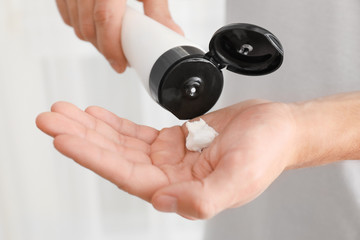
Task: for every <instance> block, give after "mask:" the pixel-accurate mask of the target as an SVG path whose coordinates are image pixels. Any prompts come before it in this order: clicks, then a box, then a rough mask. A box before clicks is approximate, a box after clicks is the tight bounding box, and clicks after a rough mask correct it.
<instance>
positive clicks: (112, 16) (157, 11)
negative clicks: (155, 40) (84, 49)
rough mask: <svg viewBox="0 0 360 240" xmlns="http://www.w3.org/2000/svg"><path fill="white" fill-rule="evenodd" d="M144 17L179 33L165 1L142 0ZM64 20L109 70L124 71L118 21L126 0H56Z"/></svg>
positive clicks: (124, 64)
mask: <svg viewBox="0 0 360 240" xmlns="http://www.w3.org/2000/svg"><path fill="white" fill-rule="evenodd" d="M142 2H143V4H144V12H145V14H146V15H147V16H149V17H151V18H153V19H154V20H156V21H158V22H160V23H162V24H164V25H165V26H167V27H169V28H171V29H173V30H174V31H176V32H178V33H180V34H183V32H182V30H181V29H180V27H179V26H178V25H177V24H175V22H174V21H173V20H172V18H171V15H170V12H169V7H168V2H167V0H143V1H142ZM56 3H57V6H58V9H59V11H60V14H61V16H62V18H63V20H64V22H65V23H66V24H67V25H69V26H72V27H73V28H74V30H75V33H76V35H77V36H78V38H80V39H82V40H85V41H88V42H91V43H92V44H93V45H94V46H95V47H96V48H97V49H98V50H99V51H100V52H101V53H102V54H103V55H104V57H105V58H106V59H107V60H108V61H109V63H110V64H111V66H112V67H113V69H114V70H115V71H117V72H119V73H121V72H124V71H125V69H126V66H127V62H126V59H125V56H124V53H123V50H122V47H121V22H122V16H123V14H124V11H125V9H126V0H56Z"/></svg>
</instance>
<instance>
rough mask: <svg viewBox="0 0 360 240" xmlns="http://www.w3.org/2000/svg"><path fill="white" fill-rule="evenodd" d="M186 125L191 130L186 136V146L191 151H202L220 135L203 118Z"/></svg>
mask: <svg viewBox="0 0 360 240" xmlns="http://www.w3.org/2000/svg"><path fill="white" fill-rule="evenodd" d="M186 127H187V129H188V131H189V134H188V135H187V137H186V148H187V149H188V150H190V151H197V152H201V150H202V149H204V148H206V147H208V146H209V145H210V144H211V142H212V141H213V140H214V138H215V137H216V136H217V135H219V134H218V133H217V132H216V131H215V130H214V129H213V128H212V127H210V126H209V125H207V124H206V122H205V121H204V120H202V119H201V118H200V120H199V121H193V122H187V123H186Z"/></svg>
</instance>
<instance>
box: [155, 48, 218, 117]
mask: <svg viewBox="0 0 360 240" xmlns="http://www.w3.org/2000/svg"><path fill="white" fill-rule="evenodd" d="M204 56H205V53H204V52H203V51H201V50H200V49H198V48H195V47H192V46H179V47H175V48H172V49H170V50H168V51H167V52H165V53H164V54H163V55H162V56H160V58H159V59H158V60H157V61H156V62H155V64H154V66H153V68H152V70H151V73H150V83H149V84H150V93H151V95H152V97H153V98H154V99H155V100H156V101H157V102H158V103H159V104H160V105H161V106H162V107H164V108H166V109H167V110H169V111H170V112H171V113H173V114H174V115H175V116H176V117H177V118H179V119H191V118H195V117H197V116H200V115H202V114H204V113H206V112H207V111H209V110H210V109H211V108H212V107H213V106H214V105H215V103H216V102H217V100H218V98H219V97H220V94H221V91H222V88H223V76H222V73H221V70H220V69H219V68H218V67H217V65H216V64H214V63H213V62H212V61H210V60H208V59H206V58H205V57H204Z"/></svg>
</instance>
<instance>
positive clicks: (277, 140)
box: [37, 100, 296, 219]
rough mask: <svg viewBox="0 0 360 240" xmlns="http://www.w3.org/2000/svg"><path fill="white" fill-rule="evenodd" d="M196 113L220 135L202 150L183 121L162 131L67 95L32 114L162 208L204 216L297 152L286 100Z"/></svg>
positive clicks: (66, 144) (108, 174)
mask: <svg viewBox="0 0 360 240" xmlns="http://www.w3.org/2000/svg"><path fill="white" fill-rule="evenodd" d="M202 118H203V119H204V120H205V121H206V122H207V123H208V124H209V125H210V126H212V127H213V128H214V129H215V130H216V131H217V132H218V133H219V136H218V137H216V138H215V140H214V141H213V143H212V144H211V145H210V146H209V147H208V148H206V149H204V150H203V151H202V152H201V153H200V152H191V151H189V150H187V149H186V147H185V139H186V136H187V129H186V127H185V125H183V126H174V127H171V128H164V129H162V130H160V131H158V130H156V129H153V128H151V127H147V126H141V125H137V124H135V123H133V122H131V121H129V120H126V119H122V118H119V117H117V116H116V115H114V114H113V113H111V112H109V111H107V110H105V109H102V108H99V107H89V108H87V109H86V110H85V111H82V110H80V109H79V108H77V107H75V106H74V105H72V104H70V103H66V102H58V103H56V104H54V105H53V106H52V109H51V112H46V113H42V114H40V115H39V116H38V118H37V125H38V127H39V128H40V129H41V130H42V131H44V132H45V133H47V134H49V135H50V136H52V137H54V145H55V147H56V149H57V150H58V151H60V152H61V153H63V154H64V155H66V156H68V157H70V158H72V159H74V160H75V161H76V162H78V163H79V164H81V165H82V166H84V167H86V168H88V169H90V170H92V171H94V172H95V173H97V174H99V175H100V176H102V177H104V178H106V179H108V180H110V181H111V182H113V183H114V184H116V185H117V186H118V187H119V188H120V189H122V190H124V191H127V192H129V193H130V194H133V195H136V196H138V197H140V198H142V199H144V200H146V201H149V202H151V203H152V204H153V205H154V207H155V208H157V209H159V210H161V211H171V212H177V213H178V214H180V215H182V216H184V217H187V218H192V219H198V218H201V219H203V218H209V217H212V216H213V215H215V214H216V213H218V212H220V211H221V210H223V209H226V208H228V207H235V206H240V205H243V204H245V203H247V202H248V201H250V200H252V199H254V198H255V197H256V196H257V195H259V194H260V193H261V192H262V191H264V190H265V189H266V187H267V186H268V185H269V184H270V183H271V182H272V181H273V180H274V179H275V178H276V177H277V176H278V175H279V174H280V173H281V172H282V171H283V170H284V169H285V168H286V167H287V166H288V160H289V159H291V158H293V157H294V155H295V154H296V153H295V151H294V150H293V149H292V148H289V146H290V145H291V144H293V142H292V141H293V140H294V134H293V133H294V131H293V124H292V123H293V122H292V119H291V115H290V114H289V111H288V108H287V107H284V106H283V105H282V104H274V103H268V102H264V101H259V100H253V101H247V102H243V103H239V104H237V105H234V106H231V107H228V108H224V109H222V110H219V111H216V112H213V113H209V114H207V115H204V116H202Z"/></svg>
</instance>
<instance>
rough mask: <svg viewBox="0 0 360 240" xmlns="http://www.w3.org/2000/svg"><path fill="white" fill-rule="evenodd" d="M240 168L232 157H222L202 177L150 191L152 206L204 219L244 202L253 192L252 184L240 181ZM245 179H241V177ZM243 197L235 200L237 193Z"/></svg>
mask: <svg viewBox="0 0 360 240" xmlns="http://www.w3.org/2000/svg"><path fill="white" fill-rule="evenodd" d="M239 173H241V171H240V170H239V167H238V164H236V163H234V160H233V158H229V159H224V161H223V162H222V163H219V165H218V166H217V168H216V169H215V171H214V172H212V173H211V174H210V175H208V177H206V178H204V179H202V180H193V181H188V182H183V183H177V184H173V185H170V186H167V187H165V188H163V189H160V190H159V191H158V192H156V193H155V194H154V197H153V199H152V204H153V206H154V207H155V208H156V209H158V210H160V211H165V212H176V213H178V214H180V215H183V216H186V217H188V218H190V217H192V218H196V219H208V218H211V217H213V216H214V215H216V214H217V213H219V212H220V211H222V210H224V209H226V208H229V207H232V206H234V205H235V204H245V203H246V202H247V201H250V199H251V198H252V197H254V194H253V192H252V191H253V185H252V184H249V182H248V181H242V182H241V176H239V175H241V174H239ZM242 179H244V180H246V179H245V178H242ZM240 193H243V194H244V195H245V197H243V199H242V200H241V201H239V194H240Z"/></svg>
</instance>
